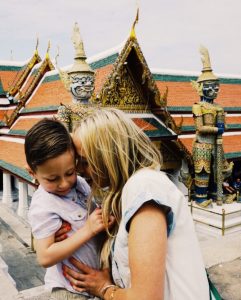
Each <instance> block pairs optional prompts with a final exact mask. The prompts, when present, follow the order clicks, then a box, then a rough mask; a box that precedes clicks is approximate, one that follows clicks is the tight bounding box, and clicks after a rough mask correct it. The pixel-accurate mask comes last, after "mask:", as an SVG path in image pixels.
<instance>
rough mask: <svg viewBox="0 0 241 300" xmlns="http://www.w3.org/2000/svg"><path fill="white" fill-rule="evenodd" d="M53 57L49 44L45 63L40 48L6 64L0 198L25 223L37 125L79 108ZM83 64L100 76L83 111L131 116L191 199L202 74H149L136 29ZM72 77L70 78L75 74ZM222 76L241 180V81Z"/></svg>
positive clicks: (0, 95)
mask: <svg viewBox="0 0 241 300" xmlns="http://www.w3.org/2000/svg"><path fill="white" fill-rule="evenodd" d="M70 42H71V41H70ZM81 43H83V42H82V41H81ZM74 47H75V44H74ZM75 49H76V48H75ZM76 51H77V50H76ZM30 52H31V49H30ZM49 52H50V45H49V46H48V49H47V51H46V53H45V54H44V55H43V58H41V57H40V55H39V53H38V48H37V47H36V49H35V50H34V53H33V55H32V57H31V58H30V59H29V60H27V61H26V62H15V61H0V192H1V193H2V203H3V204H5V205H7V206H9V207H12V206H13V201H14V200H16V199H18V204H17V209H16V213H17V214H18V216H20V217H22V218H25V217H26V213H27V210H28V204H29V201H30V198H31V195H32V193H33V191H34V189H35V187H36V186H35V183H34V181H33V178H32V177H31V176H30V175H29V174H28V173H27V171H26V170H25V165H26V162H25V155H24V138H25V135H26V133H27V131H28V130H29V129H30V128H31V127H32V126H33V125H34V124H35V123H36V122H37V121H39V119H41V118H45V117H47V118H49V117H52V116H55V115H56V114H57V112H58V109H59V107H60V105H62V106H64V107H68V106H71V105H72V104H73V102H74V101H73V95H72V94H71V92H70V89H67V88H66V84H65V83H64V80H63V78H62V79H61V75H62V74H61V72H62V71H61V70H63V69H66V68H65V67H63V68H58V67H56V65H55V63H54V62H53V60H52V59H51V58H50V54H49ZM76 53H77V52H76ZM77 54H78V53H77ZM84 54H85V53H84ZM26 56H27V53H26ZM76 57H78V55H76V56H75V58H76ZM79 57H82V56H79ZM75 58H74V59H75ZM197 59H199V58H198V55H197ZM83 60H84V61H85V63H86V64H88V65H89V67H90V70H92V71H93V74H94V83H93V84H94V89H93V94H92V96H91V97H90V99H89V100H88V101H87V103H85V105H89V104H91V105H92V104H93V103H98V105H100V106H104V107H109V106H111V107H116V108H119V109H121V110H123V111H125V112H126V113H127V114H128V115H130V117H131V118H132V119H133V121H134V122H135V123H136V124H137V125H138V126H139V127H140V128H141V129H143V130H144V132H145V133H146V134H147V135H148V136H149V137H150V138H151V140H152V141H153V142H154V143H155V144H156V145H157V146H158V148H159V149H160V151H161V153H162V155H163V161H164V162H163V170H165V171H166V172H167V173H168V174H170V176H171V177H172V178H173V180H174V181H175V182H176V184H177V185H178V186H179V187H180V189H181V190H182V191H183V192H184V193H185V194H186V195H188V188H186V186H187V187H189V188H190V187H191V185H190V183H188V182H185V183H186V185H184V184H183V183H182V182H181V181H180V179H179V174H180V170H185V171H187V172H188V173H189V174H192V172H193V158H192V154H191V153H192V145H193V139H194V136H195V126H194V120H193V116H192V106H193V104H194V103H195V102H198V101H199V97H198V94H197V93H196V92H195V91H194V89H193V88H192V86H191V84H190V82H191V81H192V80H194V81H195V80H196V79H197V77H198V76H199V72H198V70H197V72H195V73H194V72H193V73H192V72H187V71H183V72H181V71H172V72H171V71H164V70H161V69H155V70H150V69H149V67H148V65H147V63H146V60H145V56H144V54H143V53H142V50H141V48H140V45H139V43H138V39H137V37H136V34H135V29H134V26H133V28H132V30H131V33H130V35H129V37H128V39H127V40H126V42H125V43H124V44H122V45H121V46H119V47H117V48H113V49H110V50H107V51H105V52H104V53H100V54H98V55H96V56H94V57H92V58H89V59H87V60H86V57H84V58H83ZM75 62H76V60H75ZM70 63H73V55H70ZM72 71H73V68H72ZM77 71H78V70H77ZM66 72H67V75H68V76H70V75H71V72H70V70H68V71H66ZM218 77H219V82H220V92H219V96H218V100H217V101H218V103H219V104H220V106H222V107H223V108H224V111H225V114H226V124H227V126H226V130H225V133H224V134H223V147H224V152H225V158H226V159H227V160H228V161H233V162H234V168H233V174H234V176H235V177H238V176H240V175H241V174H240V173H241V171H240V165H241V139H240V136H241V75H240V76H228V75H227V76H225V75H218ZM16 194H17V196H16ZM15 198H16V199H15Z"/></svg>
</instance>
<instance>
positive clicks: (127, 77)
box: [98, 36, 166, 112]
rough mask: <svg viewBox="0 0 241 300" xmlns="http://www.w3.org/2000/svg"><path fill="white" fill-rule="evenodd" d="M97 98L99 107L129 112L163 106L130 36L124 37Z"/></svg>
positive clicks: (143, 60) (157, 108)
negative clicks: (118, 53)
mask: <svg viewBox="0 0 241 300" xmlns="http://www.w3.org/2000/svg"><path fill="white" fill-rule="evenodd" d="M98 98H99V99H100V102H101V103H102V105H103V106H112V107H117V108H119V109H122V110H127V111H132V112H133V111H137V112H141V111H145V112H146V111H151V110H152V109H156V110H162V109H163V108H164V107H165V106H166V103H165V101H162V99H161V96H160V92H159V90H158V88H157V86H156V83H155V81H154V80H153V78H152V74H151V72H150V70H149V68H148V66H147V63H146V60H145V58H144V56H143V54H142V51H141V49H140V46H139V44H138V41H137V39H136V38H135V37H134V36H130V38H129V39H128V40H127V42H126V44H125V46H124V47H123V49H122V51H121V53H120V55H119V57H118V59H117V60H116V62H115V63H114V67H113V71H112V73H111V74H110V75H109V77H108V79H107V81H106V82H105V84H104V86H103V87H102V89H101V91H100V94H99V95H98Z"/></svg>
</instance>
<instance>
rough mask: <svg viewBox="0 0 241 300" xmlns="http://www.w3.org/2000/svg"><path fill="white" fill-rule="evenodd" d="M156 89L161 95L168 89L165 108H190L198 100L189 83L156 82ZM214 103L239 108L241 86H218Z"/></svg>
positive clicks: (240, 103) (222, 84)
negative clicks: (218, 89)
mask: <svg viewBox="0 0 241 300" xmlns="http://www.w3.org/2000/svg"><path fill="white" fill-rule="evenodd" d="M156 84H157V86H158V89H159V90H160V92H161V93H163V92H164V91H165V89H166V87H168V97H167V98H168V99H167V106H192V105H193V104H194V103H195V102H198V101H199V100H200V97H199V96H198V94H197V92H196V91H195V90H194V88H193V87H192V86H191V83H190V82H170V81H165V82H161V81H156ZM216 102H217V103H219V104H220V105H221V106H223V107H237V106H238V107H240V106H241V84H224V83H221V84H220V91H219V94H218V98H217V99H216Z"/></svg>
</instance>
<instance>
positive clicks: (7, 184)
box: [2, 173, 13, 206]
mask: <svg viewBox="0 0 241 300" xmlns="http://www.w3.org/2000/svg"><path fill="white" fill-rule="evenodd" d="M2 203H4V204H6V205H8V206H12V203H13V197H12V188H11V175H10V174H7V173H3V198H2Z"/></svg>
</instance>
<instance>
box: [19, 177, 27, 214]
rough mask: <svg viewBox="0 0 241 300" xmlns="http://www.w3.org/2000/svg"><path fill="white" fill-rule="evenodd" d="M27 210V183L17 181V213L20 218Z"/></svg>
mask: <svg viewBox="0 0 241 300" xmlns="http://www.w3.org/2000/svg"><path fill="white" fill-rule="evenodd" d="M27 212H28V185H27V183H25V182H21V181H19V183H18V215H19V216H20V217H22V218H25V217H26V216H27Z"/></svg>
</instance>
